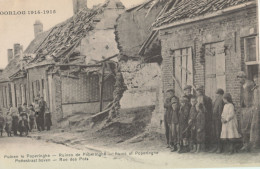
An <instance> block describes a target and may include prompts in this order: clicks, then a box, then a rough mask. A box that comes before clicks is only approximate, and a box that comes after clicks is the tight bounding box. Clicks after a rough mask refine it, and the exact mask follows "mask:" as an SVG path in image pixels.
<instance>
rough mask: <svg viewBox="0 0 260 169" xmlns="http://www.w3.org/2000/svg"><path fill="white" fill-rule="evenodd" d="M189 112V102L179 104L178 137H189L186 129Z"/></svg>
mask: <svg viewBox="0 0 260 169" xmlns="http://www.w3.org/2000/svg"><path fill="white" fill-rule="evenodd" d="M189 114H190V104H189V103H186V104H185V105H183V106H181V108H180V111H179V128H180V139H184V138H189V131H188V130H186V129H187V127H188V121H189ZM185 130H186V131H185Z"/></svg>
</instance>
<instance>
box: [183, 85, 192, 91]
mask: <svg viewBox="0 0 260 169" xmlns="http://www.w3.org/2000/svg"><path fill="white" fill-rule="evenodd" d="M191 88H192V86H191V85H186V86H185V87H184V88H183V90H187V89H191Z"/></svg>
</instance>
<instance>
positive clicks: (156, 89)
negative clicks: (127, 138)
mask: <svg viewBox="0 0 260 169" xmlns="http://www.w3.org/2000/svg"><path fill="white" fill-rule="evenodd" d="M153 4H154V0H150V1H147V2H145V3H142V4H140V5H137V6H134V7H132V8H130V9H127V10H126V12H124V13H123V14H121V15H120V17H119V18H118V19H117V25H116V39H117V42H118V48H119V50H120V62H119V64H120V70H121V72H122V74H123V77H124V81H125V83H126V85H127V90H126V91H125V92H124V95H123V97H122V99H121V101H120V104H121V107H122V108H133V107H142V106H148V105H156V106H157V107H159V106H158V104H159V102H161V100H162V99H160V97H161V96H160V94H161V92H160V91H161V90H160V86H161V85H160V82H161V69H160V63H161V52H160V45H158V43H159V42H158V41H157V42H156V43H154V45H153V48H152V49H156V50H154V51H153V52H151V53H148V54H147V55H149V56H150V57H149V58H153V60H149V61H145V62H144V60H142V58H141V57H140V55H139V54H138V52H139V50H140V47H141V46H142V44H143V43H144V42H145V40H146V38H147V37H148V36H149V34H150V33H151V29H150V28H151V24H152V23H153V21H154V20H155V19H156V16H157V15H158V14H159V12H160V11H161V10H162V8H163V4H164V3H163V4H158V5H156V6H154V7H153V8H152V10H151V11H150V14H149V15H147V13H148V12H149V9H150V7H151V6H153ZM158 46H159V47H158Z"/></svg>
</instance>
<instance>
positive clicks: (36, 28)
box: [33, 20, 43, 38]
mask: <svg viewBox="0 0 260 169" xmlns="http://www.w3.org/2000/svg"><path fill="white" fill-rule="evenodd" d="M33 26H34V37H35V38H36V37H37V36H38V35H39V34H40V33H41V32H42V31H43V24H42V23H41V21H39V20H36V21H35V23H34V25H33Z"/></svg>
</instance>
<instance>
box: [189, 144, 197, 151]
mask: <svg viewBox="0 0 260 169" xmlns="http://www.w3.org/2000/svg"><path fill="white" fill-rule="evenodd" d="M196 150H197V146H196V144H193V147H192V150H191V151H190V152H191V153H195V152H196Z"/></svg>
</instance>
